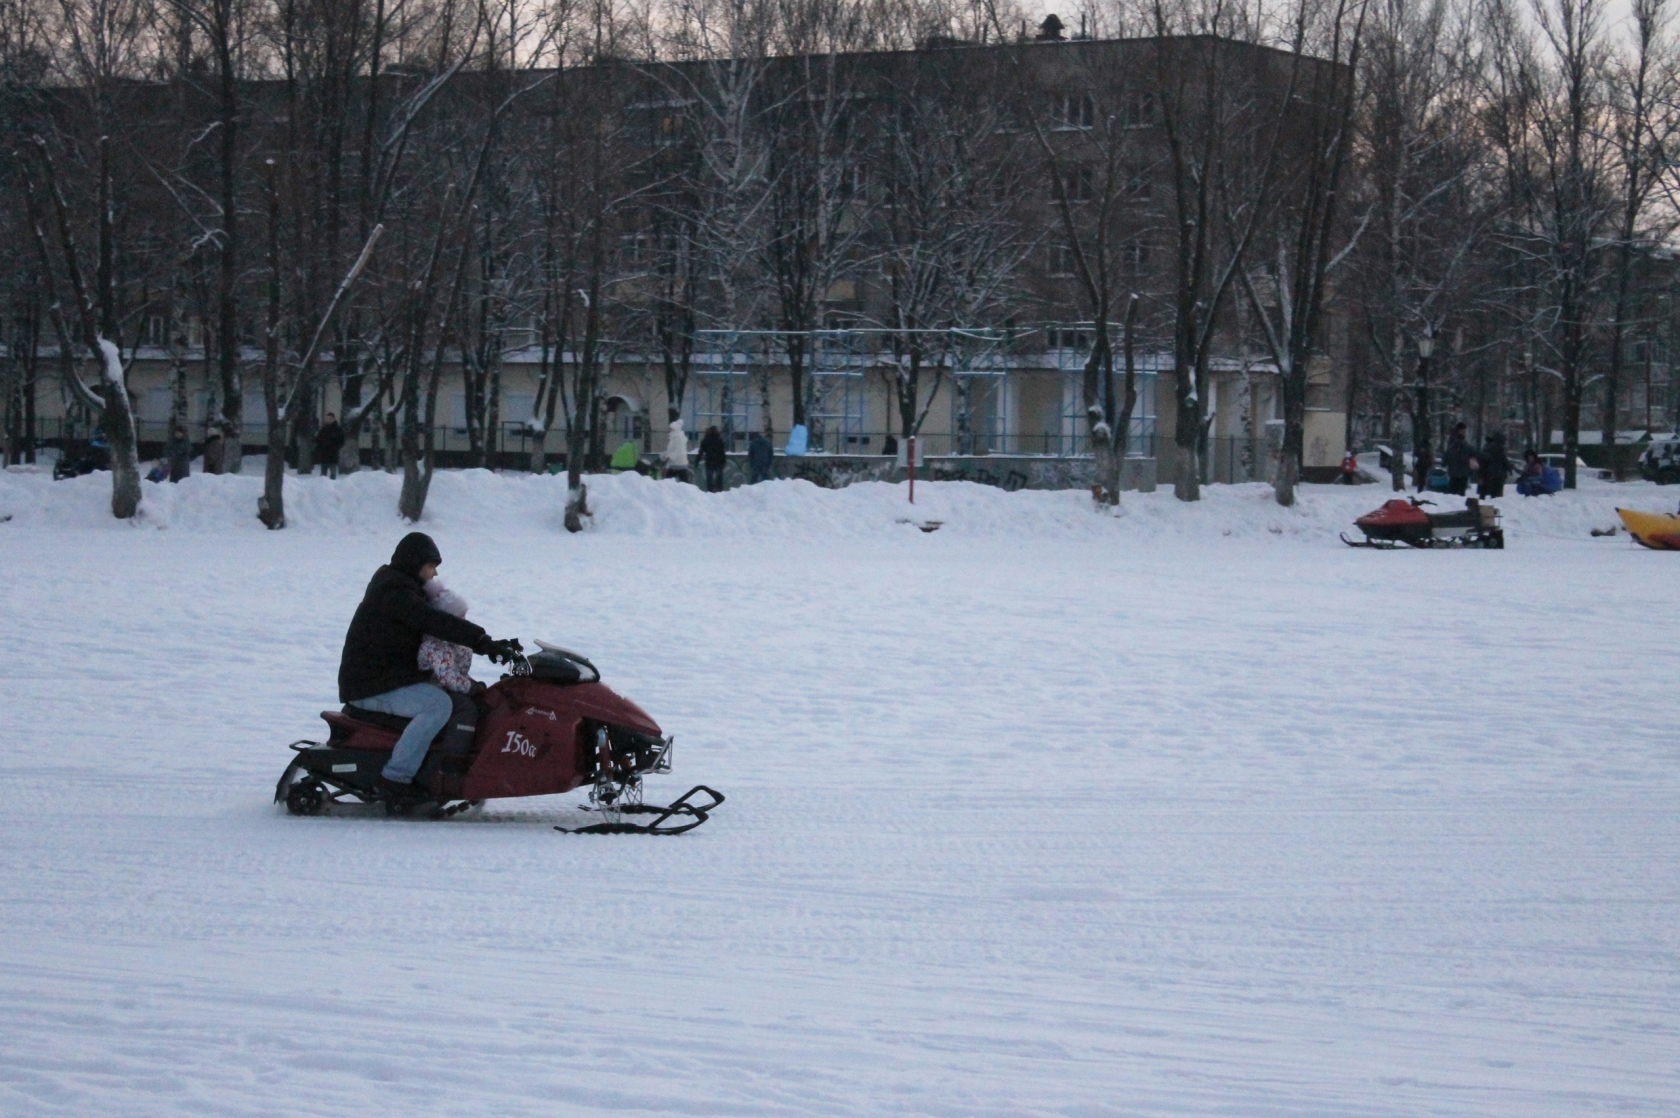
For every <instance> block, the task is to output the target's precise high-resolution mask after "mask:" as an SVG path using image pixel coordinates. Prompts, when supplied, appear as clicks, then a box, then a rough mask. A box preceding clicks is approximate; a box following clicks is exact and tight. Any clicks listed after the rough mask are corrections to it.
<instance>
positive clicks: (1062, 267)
mask: <svg viewBox="0 0 1680 1118" xmlns="http://www.w3.org/2000/svg"><path fill="white" fill-rule="evenodd" d="M1049 247H1050V274H1051V275H1053V276H1071V275H1073V249H1072V248H1070V247H1069V246H1067V245H1051V246H1049Z"/></svg>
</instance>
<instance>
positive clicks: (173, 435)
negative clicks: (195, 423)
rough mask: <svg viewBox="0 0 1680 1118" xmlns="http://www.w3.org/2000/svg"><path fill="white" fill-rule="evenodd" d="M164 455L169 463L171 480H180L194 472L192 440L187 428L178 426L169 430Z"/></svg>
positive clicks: (164, 445)
mask: <svg viewBox="0 0 1680 1118" xmlns="http://www.w3.org/2000/svg"><path fill="white" fill-rule="evenodd" d="M163 457H164V460H165V461H166V462H168V463H169V480H170V481H180V480H181V479H182V478H184V477H186V476H187V475H189V474H191V473H192V440H191V439H189V438H187V429H186V428H185V427H179V426H177V427H176V428H175V429H174V430H172V431H170V432H169V441H168V442H166V443H164V444H163Z"/></svg>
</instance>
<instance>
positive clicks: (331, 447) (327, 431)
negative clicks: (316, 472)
mask: <svg viewBox="0 0 1680 1118" xmlns="http://www.w3.org/2000/svg"><path fill="white" fill-rule="evenodd" d="M343 449H344V428H342V427H340V426H339V425H338V417H337V416H335V415H333V413H332V412H328V413H327V419H326V422H324V423H322V424H321V428H320V430H318V431H316V432H315V461H316V462H318V463H320V466H321V473H322V475H324V476H326V477H334V478H335V477H337V476H338V452H339V451H341V450H343Z"/></svg>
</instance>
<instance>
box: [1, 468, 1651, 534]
mask: <svg viewBox="0 0 1680 1118" xmlns="http://www.w3.org/2000/svg"><path fill="white" fill-rule="evenodd" d="M587 483H588V486H589V504H590V507H591V509H592V510H593V511H594V513H595V516H594V519H593V522H592V523H591V524H590V526H589V530H590V531H592V532H596V533H599V534H602V535H611V536H631V537H652V538H669V537H694V538H711V539H730V538H802V539H813V538H833V537H855V536H911V535H914V534H916V532H917V529H918V527H920V526H922V525H926V524H928V523H929V522H931V521H939V522H940V527H939V529H938V531H939V532H940V533H943V534H944V535H945V536H950V535H963V536H988V537H998V538H1032V539H1070V540H1072V539H1113V540H1114V541H1115V542H1116V543H1129V542H1130V543H1136V542H1142V541H1146V540H1149V539H1152V538H1157V537H1179V538H1192V539H1194V538H1200V539H1209V540H1218V539H1221V538H1230V537H1247V538H1255V539H1265V538H1267V537H1271V538H1280V539H1290V540H1300V541H1312V542H1333V541H1335V539H1336V537H1337V534H1338V533H1341V532H1352V531H1353V520H1354V518H1355V517H1357V516H1359V515H1361V514H1362V513H1365V512H1368V511H1369V510H1371V509H1373V508H1376V507H1377V506H1378V505H1380V504H1382V503H1383V502H1384V501H1386V500H1389V499H1391V498H1393V497H1394V496H1395V494H1393V493H1391V492H1390V491H1389V490H1388V488H1387V487H1386V486H1383V485H1363V486H1353V487H1348V486H1330V485H1307V486H1303V487H1302V490H1301V498H1300V500H1299V501H1298V502H1297V504H1296V505H1295V507H1293V508H1288V509H1286V508H1280V507H1279V506H1278V505H1277V504H1276V503H1275V502H1274V501H1273V499H1272V490H1271V487H1270V486H1268V485H1264V484H1245V485H1212V486H1207V487H1206V488H1205V489H1204V490H1203V494H1204V497H1203V500H1201V501H1200V502H1196V503H1194V504H1186V503H1183V502H1180V501H1178V500H1176V499H1175V498H1174V497H1173V495H1172V493H1171V492H1170V491H1169V490H1167V489H1161V490H1159V491H1157V492H1155V493H1126V494H1124V496H1123V500H1122V503H1121V508H1120V511H1119V513H1118V515H1115V514H1112V513H1106V512H1102V511H1099V510H1096V509H1094V508H1093V507H1092V503H1091V499H1090V496H1089V494H1087V493H1085V492H1084V491H1083V490H1058V491H1038V490H1023V491H1021V492H1016V493H1006V492H1004V491H1003V490H1001V489H997V488H994V487H991V486H986V485H978V484H974V483H971V482H928V481H923V482H921V483H919V484H918V485H917V486H916V503H915V504H914V505H912V504H910V503H909V502H908V500H907V495H908V494H907V487H906V486H905V485H903V484H896V485H894V484H887V483H881V482H868V483H861V484H857V485H852V486H849V487H847V488H844V489H837V490H829V489H822V488H819V487H818V486H815V485H813V484H811V483H810V482H808V481H801V480H789V481H772V482H766V483H764V484H761V485H756V486H745V487H742V488H738V489H733V490H730V491H728V492H726V493H721V494H711V493H705V492H702V491H701V490H700V489H698V488H697V487H695V486H693V485H688V484H684V483H679V482H674V481H655V480H653V479H650V478H645V477H641V476H638V475H635V474H622V475H605V474H603V475H596V476H592V477H590V478H588V479H587ZM401 484H402V479H401V478H400V476H398V475H395V474H386V473H383V472H380V471H374V470H364V471H361V472H358V473H355V474H350V475H347V476H345V477H343V478H339V479H337V480H329V479H327V478H323V477H314V476H310V477H297V476H295V475H293V476H288V477H287V478H286V521H287V531H299V532H305V533H311V532H314V533H344V532H353V533H377V534H387V533H390V532H393V531H396V530H398V529H400V528H401V527H402V526H403V521H402V519H401V518H400V517H399V516H398V515H397V495H398V491H399V489H400V488H401ZM110 485H111V483H110V475H108V474H104V473H99V474H92V475H88V476H86V477H80V478H72V479H67V480H64V481H59V482H54V481H53V480H51V475H50V474H49V473H48V472H47V471H46V470H45V469H44V468H42V467H28V466H24V467H13V468H11V469H10V470H7V471H4V472H0V517H6V516H10V517H11V521H10V522H9V523H8V524H7V525H6V530H8V531H19V530H27V529H30V528H45V527H52V528H83V529H88V530H105V531H128V530H132V527H133V525H130V524H127V523H124V522H121V521H117V520H115V519H113V518H112V516H111V515H110ZM261 491H262V477H261V475H260V473H259V472H257V471H255V470H253V471H252V472H251V473H249V474H243V475H238V476H231V475H229V476H210V475H205V474H194V475H193V476H192V477H190V478H188V479H187V480H185V481H183V482H180V483H179V484H169V483H152V482H146V483H144V493H145V501H144V505H143V506H142V514H141V516H140V517H139V518H138V521H137V524H138V526H140V527H143V528H144V527H149V528H153V529H170V530H173V531H178V532H201V533H212V534H216V533H224V532H241V531H243V532H257V531H264V528H263V526H262V524H261V523H260V522H259V521H258V520H257V517H256V507H257V497H258V496H259V495H260V493H261ZM1671 498H1672V494H1671V493H1670V492H1669V491H1668V490H1665V489H1662V488H1660V487H1658V486H1655V485H1652V484H1649V483H1646V482H1635V483H1624V484H1620V485H1612V484H1610V483H1607V482H1599V481H1596V480H1589V481H1585V482H1583V485H1582V488H1581V489H1579V490H1576V491H1575V492H1573V493H1561V494H1557V495H1556V496H1550V497H1537V498H1524V497H1516V496H1513V495H1509V494H1508V495H1507V496H1506V497H1505V498H1503V499H1502V500H1499V501H1497V502H1496V503H1497V505H1498V507H1499V509H1500V511H1501V513H1502V514H1503V516H1504V523H1505V528H1506V534H1507V537H1508V539H1509V540H1510V542H1511V545H1512V546H1520V545H1521V544H1522V543H1524V542H1527V541H1534V540H1540V539H1547V538H1567V539H1585V538H1588V537H1589V533H1590V530H1591V529H1593V528H1608V527H1611V526H1612V525H1614V524H1616V516H1615V511H1614V510H1615V507H1616V506H1618V505H1620V506H1623V507H1627V508H1638V509H1645V510H1650V511H1663V512H1666V511H1670V510H1671V509H1672V507H1673V500H1672V499H1671ZM1434 500H1435V501H1436V502H1437V504H1438V505H1439V506H1440V507H1441V508H1443V509H1448V508H1455V507H1458V506H1459V505H1460V500H1459V499H1458V498H1455V497H1448V496H1444V495H1436V496H1435V497H1434ZM565 504H566V479H565V477H564V475H532V474H524V473H497V472H492V471H489V470H449V471H443V472H440V473H439V474H438V475H437V476H436V478H435V479H434V480H433V482H432V489H431V496H430V499H429V500H428V502H427V505H426V514H425V517H424V518H423V523H424V524H426V525H429V526H432V527H436V528H440V529H449V530H465V531H475V532H494V533H508V534H529V533H549V532H562V533H563V530H564V529H563V525H562V522H561V521H562V515H563V512H564V509H565ZM1624 538H1625V537H1624Z"/></svg>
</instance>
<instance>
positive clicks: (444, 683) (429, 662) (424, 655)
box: [420, 578, 484, 695]
mask: <svg viewBox="0 0 1680 1118" xmlns="http://www.w3.org/2000/svg"><path fill="white" fill-rule="evenodd" d="M426 598H427V599H428V600H429V601H430V602H431V604H432V605H433V606H434V607H435V608H437V609H440V610H443V611H444V612H445V613H451V614H454V615H455V616H456V617H465V616H467V601H466V599H465V598H463V597H461V596H460V595H459V594H457V593H455V592H454V591H453V590H450V589H449V588H448V587H446V586H444V584H443V580H441V579H438V578H433V579H432V580H431V581H429V582H427V583H426ZM472 658H473V654H472V649H470V648H468V647H467V646H465V645H461V644H451V643H450V642H449V641H445V640H439V639H438V638H436V637H430V636H429V637H427V638H426V639H425V640H423V641H421V642H420V666H421V667H422V668H425V669H426V670H427V671H429V672H431V673H432V682H433V683H435V684H437V685H438V686H439V687H441V688H443V689H444V690H445V691H450V692H453V693H455V694H457V695H476V694H478V693H479V692H480V691H482V690H484V684H482V683H480V682H478V681H477V680H476V679H474V678H473V677H472V676H471V675H470V674H468V673H469V672H471V671H472Z"/></svg>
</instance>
